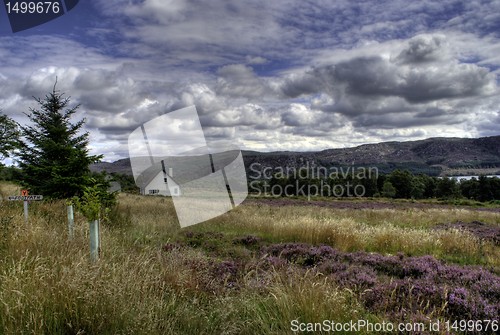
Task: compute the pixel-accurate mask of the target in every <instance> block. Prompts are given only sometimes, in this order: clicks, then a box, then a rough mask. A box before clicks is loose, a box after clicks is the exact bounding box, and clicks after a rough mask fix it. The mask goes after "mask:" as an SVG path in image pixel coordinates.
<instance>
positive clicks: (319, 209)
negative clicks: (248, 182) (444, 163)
mask: <svg viewBox="0 0 500 335" xmlns="http://www.w3.org/2000/svg"><path fill="white" fill-rule="evenodd" d="M16 192H17V193H18V192H19V190H18V189H16V187H15V186H13V185H10V184H2V185H1V193H0V194H1V195H2V196H3V197H5V196H7V195H10V194H17V193H16ZM290 201H293V200H290ZM346 201H348V200H346ZM386 201H387V200H386ZM65 206H66V204H65V202H63V201H56V202H49V201H43V202H33V203H31V204H30V220H29V223H28V224H25V222H24V217H23V211H22V203H21V202H9V201H1V202H0V226H1V234H0V333H2V334H19V333H25V334H292V333H294V332H293V330H297V329H294V325H299V324H301V323H302V325H303V326H304V327H306V325H307V323H310V324H311V326H313V325H314V323H323V321H324V320H330V321H334V322H336V323H349V322H351V321H354V322H356V321H358V320H365V323H366V324H372V325H375V324H381V323H383V322H385V323H387V322H391V323H393V324H394V325H397V324H398V323H405V324H407V325H413V326H415V327H418V325H421V324H423V325H426V326H427V325H428V324H429V323H430V322H437V321H439V322H440V326H441V330H440V331H436V332H430V331H429V330H428V329H425V330H421V331H420V332H418V331H408V332H407V333H424V334H425V333H433V334H446V333H460V329H451V330H449V331H448V330H447V329H446V326H445V325H446V322H449V324H448V325H450V326H452V325H453V322H454V321H456V320H498V317H499V310H500V277H499V275H500V211H498V210H496V209H495V208H489V209H486V210H483V209H480V208H472V207H453V206H431V205H429V206H420V207H418V206H413V205H412V204H411V203H408V205H407V206H399V207H398V208H383V207H380V208H356V209H353V208H338V207H335V206H332V207H328V206H314V205H312V204H311V203H310V204H304V202H297V204H296V205H293V203H292V204H290V202H288V203H286V204H281V203H273V202H272V201H268V200H266V199H253V200H251V201H247V202H245V203H244V204H243V205H241V206H239V207H237V208H236V209H235V210H233V211H231V212H229V213H227V214H225V215H222V216H220V217H218V218H215V219H213V220H211V221H208V222H205V223H202V224H199V225H195V226H192V227H187V228H183V229H181V228H180V227H179V224H178V222H177V218H176V215H175V209H174V207H173V204H172V201H171V199H170V198H163V197H145V196H139V195H129V194H121V195H120V196H119V205H118V208H117V209H115V210H112V211H111V212H109V213H108V217H107V218H105V219H104V220H102V222H101V252H100V259H99V260H98V261H97V262H95V263H92V262H91V261H90V251H89V237H88V233H89V227H88V223H87V222H86V220H85V219H84V218H83V216H81V215H79V214H78V213H77V215H76V218H75V237H74V238H73V239H72V240H70V239H69V238H68V229H67V214H66V207H65ZM497 322H498V321H497ZM456 326H457V324H456ZM492 326H493V324H489V330H484V329H483V331H481V333H494V331H493V329H494V328H493V327H492ZM457 327H458V326H457ZM304 329H305V328H304ZM323 330H324V329H323ZM296 333H300V331H299V332H296ZM317 333H320V332H319V331H318V332H317ZM351 333H361V334H363V333H364V334H370V333H373V331H372V330H370V329H368V328H367V327H365V328H362V329H358V330H357V331H356V332H351ZM378 333H391V332H389V331H385V332H384V331H382V332H378ZM392 333H398V331H394V332H392Z"/></svg>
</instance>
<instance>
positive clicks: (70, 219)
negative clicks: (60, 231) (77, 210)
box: [68, 204, 75, 240]
mask: <svg viewBox="0 0 500 335" xmlns="http://www.w3.org/2000/svg"><path fill="white" fill-rule="evenodd" d="M74 225H75V216H74V213H73V205H72V204H70V205H68V235H69V239H70V240H72V239H73V238H74V237H75V231H74Z"/></svg>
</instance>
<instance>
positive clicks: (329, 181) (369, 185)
mask: <svg viewBox="0 0 500 335" xmlns="http://www.w3.org/2000/svg"><path fill="white" fill-rule="evenodd" d="M304 175H308V174H307V173H304ZM248 186H249V190H250V192H251V193H254V194H266V195H271V196H286V195H301V192H300V190H303V189H306V190H314V191H316V190H319V192H316V193H317V194H320V195H325V194H327V195H328V194H329V195H333V196H335V194H341V196H344V197H346V196H359V195H360V194H361V193H362V195H361V196H363V197H385V198H396V199H431V198H437V199H471V200H476V201H482V202H485V201H494V200H500V178H497V177H486V176H479V177H478V178H472V179H470V180H462V181H458V180H457V179H456V178H449V177H436V176H429V175H426V174H412V173H411V172H410V171H408V170H400V169H396V170H394V171H392V172H391V173H387V174H380V175H374V176H370V177H366V176H363V177H357V176H356V175H348V176H345V177H343V176H335V177H323V178H321V177H317V178H297V176H286V175H282V174H280V175H278V174H275V175H273V176H272V177H271V178H261V179H259V180H255V179H253V180H249V181H248ZM322 188H323V189H326V190H328V191H330V192H321V189H322ZM335 188H337V189H339V190H342V189H343V190H344V192H343V193H336V192H334V190H335ZM348 188H349V189H348ZM284 189H286V193H285V192H282V191H281V190H284ZM356 189H357V190H358V191H356V192H354V191H355V190H356ZM349 190H350V191H351V192H350V193H349V192H347V191H349ZM359 190H362V192H361V191H359ZM332 191H333V192H332Z"/></svg>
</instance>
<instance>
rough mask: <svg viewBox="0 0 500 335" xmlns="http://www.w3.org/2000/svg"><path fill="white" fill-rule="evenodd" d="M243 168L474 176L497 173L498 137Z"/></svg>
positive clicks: (112, 168) (121, 167) (267, 156)
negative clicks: (337, 168)
mask: <svg viewBox="0 0 500 335" xmlns="http://www.w3.org/2000/svg"><path fill="white" fill-rule="evenodd" d="M243 157H244V161H245V165H246V166H247V167H250V166H251V164H254V163H257V164H261V165H262V166H270V167H278V166H279V167H290V168H299V167H301V166H309V167H314V166H325V167H331V166H346V165H354V166H376V167H378V168H379V170H380V171H381V172H390V171H392V170H394V169H397V168H401V169H408V170H410V171H412V172H414V173H426V174H430V175H439V174H453V171H456V172H457V174H469V173H472V174H475V173H496V172H497V171H498V170H500V136H492V137H482V138H442V137H437V138H429V139H425V140H419V141H408V142H382V143H376V144H364V145H360V146H357V147H353V148H341V149H327V150H323V151H318V152H288V151H285V152H269V153H263V152H256V151H243ZM92 170H93V171H107V172H109V173H112V172H115V173H123V174H132V171H131V167H130V160H129V159H121V160H119V161H116V162H114V163H107V162H103V163H99V164H95V165H93V166H92Z"/></svg>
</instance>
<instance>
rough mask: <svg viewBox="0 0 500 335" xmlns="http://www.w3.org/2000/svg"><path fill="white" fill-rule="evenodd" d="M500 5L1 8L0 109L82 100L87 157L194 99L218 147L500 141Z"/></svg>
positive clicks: (111, 155)
mask: <svg viewBox="0 0 500 335" xmlns="http://www.w3.org/2000/svg"><path fill="white" fill-rule="evenodd" d="M499 75H500V1H477V0H467V1H449V0H444V1H414V0H413V1H403V0H395V1H342V0H336V1H327V0H317V1H305V0H302V1H292V0H276V1H269V0H255V1H224V0H211V1H200V0H141V1H139V0H92V1H90V0H80V2H79V4H78V5H77V6H76V7H75V8H74V9H73V10H71V11H69V12H68V13H66V14H65V15H63V16H61V17H59V18H57V19H55V20H53V21H50V22H47V23H45V24H43V25H39V26H37V27H34V28H31V29H28V30H25V31H22V32H17V33H13V32H12V30H11V28H10V26H9V21H8V18H7V14H6V11H5V8H4V7H3V6H2V8H0V110H1V111H2V113H4V114H7V115H8V116H10V117H12V118H13V119H14V120H16V121H17V122H19V123H21V124H26V123H27V122H28V118H27V117H26V115H25V113H29V108H30V107H37V103H36V101H35V100H34V97H42V98H43V97H44V96H45V95H46V94H48V93H49V92H51V91H52V88H53V86H54V83H55V80H56V78H57V89H58V90H59V91H60V92H63V93H64V94H65V96H66V97H70V99H71V104H72V105H77V104H80V107H79V109H78V112H77V113H76V116H75V120H77V119H82V118H85V119H86V123H85V130H86V131H88V132H89V133H90V144H89V147H90V149H91V153H93V154H103V155H104V160H105V161H115V160H117V159H121V158H126V157H128V150H127V139H128V136H129V134H130V133H131V132H132V131H133V130H134V129H136V128H137V127H138V126H140V125H141V124H143V123H145V122H148V121H149V120H151V119H154V118H155V117H158V116H160V115H163V114H165V113H167V112H171V111H174V110H177V109H180V108H183V107H187V106H190V105H195V106H196V108H197V110H198V113H199V115H200V119H201V125H202V126H203V129H204V132H205V136H206V137H207V140H208V141H209V142H211V141H219V140H225V141H229V142H231V143H233V144H234V145H237V146H239V147H240V148H242V149H245V150H257V151H286V150H291V151H313V150H314V151H315V150H324V149H329V148H343V147H352V146H357V145H360V144H365V143H378V142H383V141H410V140H419V139H424V138H429V137H482V136H493V135H500V90H499V78H500V77H499Z"/></svg>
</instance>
